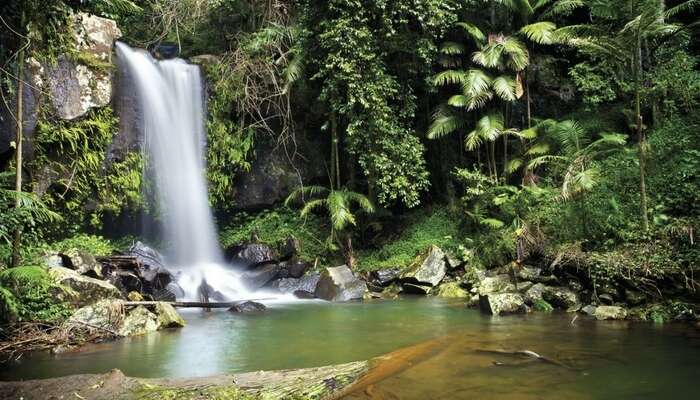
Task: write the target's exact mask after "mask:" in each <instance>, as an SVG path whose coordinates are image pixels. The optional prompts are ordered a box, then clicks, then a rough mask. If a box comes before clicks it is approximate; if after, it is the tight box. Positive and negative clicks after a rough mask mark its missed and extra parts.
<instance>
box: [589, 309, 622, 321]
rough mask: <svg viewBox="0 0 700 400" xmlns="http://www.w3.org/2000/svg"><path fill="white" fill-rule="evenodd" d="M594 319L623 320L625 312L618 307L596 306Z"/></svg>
mask: <svg viewBox="0 0 700 400" xmlns="http://www.w3.org/2000/svg"><path fill="white" fill-rule="evenodd" d="M593 315H594V316H595V318H596V319H598V320H605V319H625V318H627V310H625V309H624V308H622V307H618V306H598V307H596V309H595V312H594V313H593Z"/></svg>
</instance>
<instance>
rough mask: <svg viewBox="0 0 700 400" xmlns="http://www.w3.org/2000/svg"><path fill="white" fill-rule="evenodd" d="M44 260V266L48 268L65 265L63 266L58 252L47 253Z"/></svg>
mask: <svg viewBox="0 0 700 400" xmlns="http://www.w3.org/2000/svg"><path fill="white" fill-rule="evenodd" d="M44 259H45V260H46V266H47V267H49V268H54V267H65V265H63V258H62V257H61V255H60V254H59V253H58V252H55V251H54V252H49V253H48V254H46V256H45V257H44Z"/></svg>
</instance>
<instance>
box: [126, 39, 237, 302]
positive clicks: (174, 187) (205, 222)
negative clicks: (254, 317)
mask: <svg viewBox="0 0 700 400" xmlns="http://www.w3.org/2000/svg"><path fill="white" fill-rule="evenodd" d="M117 55H118V59H119V62H120V65H121V67H122V68H126V69H127V74H128V76H129V77H130V79H131V82H130V85H131V86H132V87H133V89H134V90H135V92H136V93H135V94H136V96H135V97H136V98H137V99H138V102H139V104H138V108H139V110H138V112H139V114H140V116H141V119H142V121H141V123H142V127H141V128H142V129H143V133H144V153H145V155H146V157H147V160H148V162H147V163H148V168H147V169H148V170H149V171H150V172H151V175H150V177H151V178H152V182H153V183H154V186H155V194H156V197H157V200H158V205H159V214H160V221H161V223H162V226H161V227H160V228H161V229H162V233H163V239H164V240H165V242H166V243H167V246H166V248H165V249H163V253H164V255H165V258H166V262H167V264H168V268H169V269H171V270H172V271H174V272H175V273H176V274H177V275H178V283H179V284H180V286H181V287H182V288H183V290H184V292H185V299H186V300H196V299H198V298H199V288H200V285H201V284H202V282H203V281H204V280H206V283H207V284H208V285H209V286H210V287H211V288H212V289H214V290H216V291H218V292H220V293H221V294H222V295H223V296H224V297H226V298H227V299H229V300H233V299H241V298H246V297H248V296H249V293H248V292H247V291H246V290H245V289H244V287H243V285H242V284H241V283H240V280H239V278H238V276H237V273H236V272H235V271H234V270H233V269H232V268H230V267H229V266H226V265H225V263H224V259H223V255H222V252H221V249H220V248H219V244H218V241H217V235H216V229H215V225H214V219H213V215H212V212H211V208H210V207H209V202H208V194H207V185H206V169H205V162H204V154H205V153H204V150H205V143H206V136H205V130H204V129H205V128H204V108H205V107H204V91H203V86H202V78H201V74H200V71H199V67H198V66H196V65H192V64H188V63H187V62H185V61H184V60H182V59H172V60H162V61H161V60H155V59H154V58H153V57H151V55H150V54H149V53H148V52H146V51H145V50H140V49H132V48H130V47H129V46H127V45H126V44H124V43H117ZM144 173H146V172H144Z"/></svg>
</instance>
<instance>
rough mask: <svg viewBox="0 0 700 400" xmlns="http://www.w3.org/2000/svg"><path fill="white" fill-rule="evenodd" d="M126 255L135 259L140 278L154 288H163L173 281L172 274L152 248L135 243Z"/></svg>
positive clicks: (161, 257)
mask: <svg viewBox="0 0 700 400" xmlns="http://www.w3.org/2000/svg"><path fill="white" fill-rule="evenodd" d="M127 255H129V256H133V257H136V260H137V261H138V263H139V264H140V266H141V268H139V275H140V277H141V278H142V279H143V280H144V281H146V282H147V283H149V284H151V285H153V287H154V288H157V289H161V288H165V287H166V286H167V285H168V283H170V282H171V281H173V280H174V279H173V275H172V273H170V271H168V269H167V268H166V267H165V261H164V260H163V256H162V255H161V254H160V253H159V252H158V251H157V250H155V249H154V248H152V247H149V246H147V245H145V244H143V243H141V242H138V241H137V242H136V243H134V244H133V245H132V246H131V248H130V249H129V251H128V253H127Z"/></svg>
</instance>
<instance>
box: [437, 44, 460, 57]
mask: <svg viewBox="0 0 700 400" xmlns="http://www.w3.org/2000/svg"><path fill="white" fill-rule="evenodd" d="M465 50H466V48H465V47H464V45H463V44H462V43H457V42H445V43H443V44H442V46H440V53H442V54H447V55H450V56H455V55H459V54H464V52H465Z"/></svg>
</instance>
